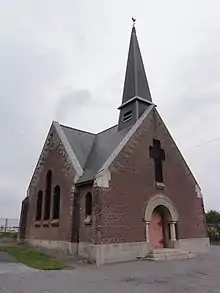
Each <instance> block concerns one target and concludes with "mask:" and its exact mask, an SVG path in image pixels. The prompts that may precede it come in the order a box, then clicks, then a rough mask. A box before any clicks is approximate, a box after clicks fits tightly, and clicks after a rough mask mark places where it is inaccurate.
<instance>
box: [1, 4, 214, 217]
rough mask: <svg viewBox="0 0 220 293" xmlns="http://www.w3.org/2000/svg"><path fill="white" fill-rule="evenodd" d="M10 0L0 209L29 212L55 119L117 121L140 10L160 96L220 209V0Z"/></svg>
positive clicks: (88, 125)
mask: <svg viewBox="0 0 220 293" xmlns="http://www.w3.org/2000/svg"><path fill="white" fill-rule="evenodd" d="M0 2H1V9H0V24H1V25H0V134H1V144H0V218H1V217H4V216H7V217H18V216H19V213H20V203H21V200H22V199H23V198H24V197H25V196H26V189H27V186H28V184H29V181H30V178H31V175H32V173H33V170H34V168H35V165H36V162H37V160H38V157H39V155H40V152H41V148H42V145H43V143H44V140H45V137H46V135H47V132H48V130H49V127H50V124H51V122H52V120H58V121H59V122H61V123H63V124H68V125H70V126H73V127H76V128H81V129H84V130H88V131H92V132H98V131H101V130H103V129H105V128H106V127H110V126H112V125H114V124H116V123H117V119H118V111H117V110H116V109H117V107H118V106H119V105H120V103H121V97H122V86H123V81H124V73H125V66H126V59H127V53H128V44H129V38H130V32H131V26H132V22H131V17H132V16H134V17H136V18H137V25H136V29H137V34H138V39H139V44H140V48H141V52H142V56H143V59H144V63H145V68H146V72H147V76H148V80H149V84H150V88H151V93H152V98H153V101H154V102H155V103H156V104H157V105H158V110H159V112H160V114H161V116H162V117H163V119H164V120H165V123H166V124H167V126H168V128H169V130H170V132H171V134H172V135H173V137H174V139H175V140H176V142H177V144H178V146H179V148H180V150H181V151H182V153H183V155H184V157H185V158H186V160H187V162H188V164H189V166H190V168H191V169H192V171H193V173H194V174H195V177H196V178H197V180H198V182H199V184H200V186H201V188H202V191H203V195H204V199H205V206H206V209H210V208H215V209H219V210H220V193H219V186H218V180H219V175H220V156H219V151H218V150H219V148H220V140H216V139H218V138H220V18H219V10H220V3H219V0H212V1H208V0H193V1H192V0H184V1H182V0H179V1H176V0H173V1H171V0H167V1H164V0H156V1H150V0H143V1H142V0H139V1H130V0H120V1H118V0H111V1H106V0H93V1H89V0H87V1H86V0H62V1H61V0H37V1H30V0H19V1H17V0H14V1H13V0H8V1H3V0H1V1H0ZM211 140H216V141H213V142H210V143H209V141H211Z"/></svg>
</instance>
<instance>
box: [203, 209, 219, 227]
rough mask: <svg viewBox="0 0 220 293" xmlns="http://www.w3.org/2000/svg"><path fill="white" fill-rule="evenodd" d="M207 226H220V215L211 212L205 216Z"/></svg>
mask: <svg viewBox="0 0 220 293" xmlns="http://www.w3.org/2000/svg"><path fill="white" fill-rule="evenodd" d="M205 217H206V223H207V224H218V223H220V213H219V212H217V211H215V210H209V211H208V212H206V214H205Z"/></svg>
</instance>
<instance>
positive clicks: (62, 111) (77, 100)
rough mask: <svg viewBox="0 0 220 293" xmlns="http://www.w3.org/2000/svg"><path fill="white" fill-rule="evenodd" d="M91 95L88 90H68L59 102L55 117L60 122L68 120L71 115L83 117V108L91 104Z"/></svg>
mask: <svg viewBox="0 0 220 293" xmlns="http://www.w3.org/2000/svg"><path fill="white" fill-rule="evenodd" d="M91 99H92V97H91V93H90V91H89V90H87V89H81V90H67V93H66V94H63V95H62V96H61V98H60V99H59V101H58V105H57V107H56V114H55V117H56V119H58V120H59V121H61V120H63V119H65V120H66V119H68V118H69V116H70V115H74V116H75V115H77V116H79V115H82V114H83V113H82V112H83V108H85V107H88V106H89V104H91V102H92V101H91Z"/></svg>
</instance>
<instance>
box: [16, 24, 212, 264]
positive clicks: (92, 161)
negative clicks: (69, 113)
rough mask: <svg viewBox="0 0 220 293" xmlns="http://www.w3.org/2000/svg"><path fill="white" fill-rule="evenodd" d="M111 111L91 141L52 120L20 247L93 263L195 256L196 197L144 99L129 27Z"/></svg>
mask: <svg viewBox="0 0 220 293" xmlns="http://www.w3.org/2000/svg"><path fill="white" fill-rule="evenodd" d="M112 57H113V56H112ZM119 102H120V99H119ZM118 109H119V119H118V124H117V125H115V126H113V127H111V128H109V129H106V130H104V131H102V132H100V133H96V134H95V133H90V132H86V131H83V130H79V129H74V128H72V127H68V126H64V125H61V124H59V123H58V122H52V125H51V127H50V130H49V133H48V135H47V138H46V141H45V143H44V146H43V149H42V152H41V154H40V158H39V160H38V162H37V166H36V168H35V170H34V173H33V176H32V179H31V181H30V184H29V187H28V190H27V196H26V198H25V199H24V200H23V202H22V208H21V216H20V229H19V238H20V240H21V241H25V242H27V243H29V244H30V245H33V246H44V247H49V248H54V249H62V250H65V251H68V252H69V253H72V254H78V255H81V256H85V257H89V258H91V259H93V260H94V261H96V263H97V264H103V263H109V262H118V261H127V260H135V259H138V258H145V257H148V256H149V257H150V256H153V257H155V259H156V256H157V252H158V255H159V254H160V253H163V252H166V254H167V253H172V252H176V251H177V250H178V251H179V252H180V251H181V253H182V254H184V253H185V254H187V255H189V254H197V253H202V252H205V251H206V250H207V249H208V246H209V241H208V238H207V234H206V226H205V218H204V206H203V199H202V193H201V190H200V187H199V185H198V183H197V181H196V179H195V178H194V176H193V174H192V173H191V171H190V169H189V167H188V166H187V164H186V162H185V160H184V158H183V156H182V155H181V153H180V151H179V149H178V147H177V146H176V144H175V142H174V140H173V139H172V137H171V135H170V133H169V131H168V129H167V127H166V125H165V124H164V122H163V120H162V119H161V117H160V115H159V113H158V111H157V107H156V105H155V104H154V102H153V100H152V97H151V93H150V89H149V85H148V81H147V77H146V73H145V69H144V64H143V60H142V57H141V52H140V48H139V44H138V40H137V35H136V30H135V27H133V28H132V32H131V38H130V46H129V52H128V59H127V68H126V74H125V81H124V87H123V94H122V100H121V105H120V106H119V108H118ZM73 112H74V109H73ZM159 252H160V253H159ZM183 252H184V253H183Z"/></svg>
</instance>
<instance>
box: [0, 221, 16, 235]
mask: <svg viewBox="0 0 220 293" xmlns="http://www.w3.org/2000/svg"><path fill="white" fill-rule="evenodd" d="M18 227H19V219H12V218H0V232H18Z"/></svg>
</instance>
